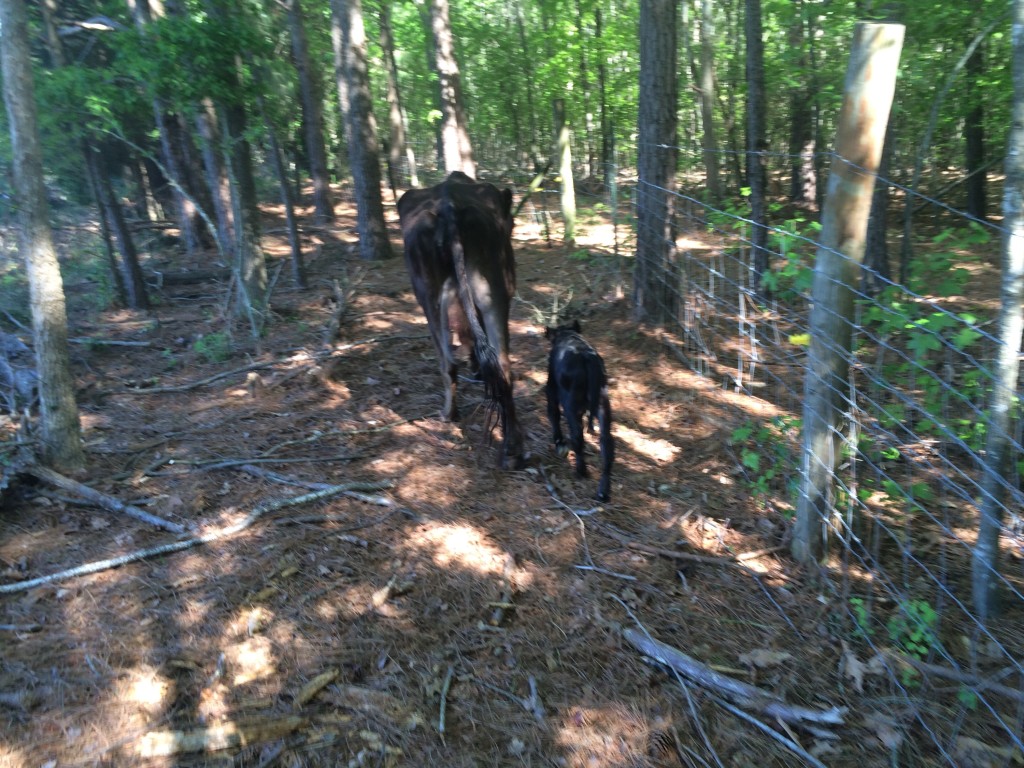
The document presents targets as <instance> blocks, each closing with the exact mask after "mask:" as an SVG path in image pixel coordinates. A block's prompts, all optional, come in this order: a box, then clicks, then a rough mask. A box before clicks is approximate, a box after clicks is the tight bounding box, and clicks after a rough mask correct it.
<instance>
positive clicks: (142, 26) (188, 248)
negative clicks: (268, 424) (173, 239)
mask: <svg viewBox="0 0 1024 768" xmlns="http://www.w3.org/2000/svg"><path fill="white" fill-rule="evenodd" d="M127 3H128V10H129V11H130V13H131V15H132V18H133V19H134V20H135V26H136V28H137V29H138V30H139V34H141V35H143V36H145V35H146V33H147V30H146V27H147V26H148V25H149V22H150V20H151V14H150V6H149V3H148V2H147V0H127ZM160 11H161V13H160V15H163V14H162V9H160ZM150 103H151V104H152V107H153V121H154V123H155V124H156V129H157V131H158V132H159V134H160V154H161V156H162V160H163V165H164V168H166V169H167V173H168V174H170V175H171V177H172V178H171V180H172V181H173V182H175V184H176V185H177V186H173V185H172V189H171V192H170V194H171V195H172V196H173V200H174V212H175V214H176V216H177V219H178V228H179V231H180V233H181V242H182V244H183V245H184V246H185V252H186V253H188V254H189V255H192V254H193V253H194V252H195V249H196V245H197V244H198V235H197V232H196V227H197V226H198V219H197V216H196V210H195V206H194V205H193V203H192V201H191V200H189V199H188V196H187V195H186V194H184V193H183V191H182V190H183V189H187V188H188V182H187V179H186V177H185V174H184V172H183V169H182V167H181V162H180V160H179V158H178V156H177V154H176V153H175V151H174V147H173V140H172V138H171V124H170V118H169V116H168V114H167V109H166V107H165V105H164V103H163V101H162V100H161V99H160V98H159V97H158V96H156V95H155V94H150ZM179 187H180V188H179Z"/></svg>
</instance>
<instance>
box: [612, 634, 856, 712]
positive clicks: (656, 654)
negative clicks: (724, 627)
mask: <svg viewBox="0 0 1024 768" xmlns="http://www.w3.org/2000/svg"><path fill="white" fill-rule="evenodd" d="M622 636H623V637H624V638H625V639H626V641H627V642H629V643H630V644H631V645H632V646H634V647H635V648H636V649H637V650H639V651H640V652H641V653H643V654H644V655H645V656H650V657H651V658H652V659H654V660H655V661H657V662H659V663H661V664H664V665H666V666H668V667H671V668H672V669H674V670H675V671H676V672H678V673H679V674H681V675H683V676H684V677H686V678H687V679H689V680H692V681H693V682H695V683H697V684H698V685H700V686H703V687H705V688H709V689H711V690H713V691H716V692H717V693H720V694H722V695H724V696H725V697H727V698H728V699H730V700H731V701H734V702H736V703H737V704H739V705H740V706H743V707H746V708H747V709H753V710H755V711H757V712H761V713H763V714H765V715H768V716H769V717H776V718H778V719H779V720H782V721H783V722H787V723H794V724H796V725H806V724H808V723H812V724H819V725H821V724H824V725H842V724H843V715H844V714H845V713H846V709H845V708H844V707H832V709H828V710H820V709H811V708H809V707H799V706H795V705H792V704H787V703H786V702H784V701H783V700H782V699H780V698H778V697H777V696H775V695H773V694H771V693H768V692H767V691H764V690H762V689H760V688H757V687H756V686H753V685H750V684H748V683H744V682H742V681H740V680H735V679H733V678H731V677H728V676H727V675H723V674H721V673H720V672H716V671H715V670H713V669H712V668H711V667H709V666H708V665H707V664H704V663H702V662H700V661H697V660H696V659H694V658H693V657H691V656H687V655H686V654H685V653H683V652H682V651H680V650H679V649H677V648H673V647H672V646H670V645H667V644H665V643H662V642H660V641H658V640H655V639H654V638H653V637H650V636H649V635H647V634H646V633H645V632H641V631H638V630H635V629H629V628H627V629H624V630H622Z"/></svg>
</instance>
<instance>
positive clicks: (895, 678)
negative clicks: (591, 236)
mask: <svg viewBox="0 0 1024 768" xmlns="http://www.w3.org/2000/svg"><path fill="white" fill-rule="evenodd" d="M665 149H666V150H668V149H672V148H665ZM674 149H675V150H676V151H679V153H680V156H683V150H681V149H680V148H674ZM421 151H422V152H423V156H426V155H427V154H429V149H427V150H421ZM631 152H635V149H633V150H631ZM722 154H723V155H726V154H729V155H732V154H735V153H722ZM630 156H633V155H630ZM691 159H692V160H693V161H694V162H697V161H698V158H691ZM736 159H738V160H740V161H741V162H742V161H743V160H744V158H743V157H742V156H739V157H738V158H731V159H730V158H724V161H723V163H722V166H723V167H725V166H730V165H736V166H737V167H738V163H736V162H734V161H735V160H736ZM478 160H480V164H481V167H486V168H490V169H499V170H497V171H494V172H492V174H493V178H494V180H496V181H498V180H500V181H501V182H503V183H508V184H512V185H513V186H515V187H516V188H517V190H518V191H519V192H520V194H523V193H524V192H525V190H526V189H527V187H528V185H529V183H530V181H531V180H532V177H533V175H534V173H536V170H537V169H532V170H531V169H530V168H529V166H528V164H526V163H524V158H523V157H522V156H520V155H517V154H516V153H515V152H514V150H511V149H508V148H505V149H502V148H501V147H489V148H487V147H485V148H482V150H481V152H479V153H478ZM837 161H841V160H837V158H836V157H834V156H833V155H831V154H822V155H816V156H814V157H809V156H799V157H794V156H789V155H784V154H777V155H773V156H771V157H770V158H769V163H770V164H771V165H772V166H773V168H774V170H775V171H776V173H774V174H773V178H774V179H776V185H775V187H776V188H775V189H774V192H775V194H774V195H773V199H774V200H781V199H783V197H784V195H783V194H782V191H783V189H784V188H783V185H782V184H781V183H779V182H778V180H779V179H784V178H785V176H786V174H787V173H788V172H790V170H791V169H794V168H799V167H801V166H803V167H805V168H809V167H817V168H826V167H827V166H828V164H829V163H831V162H837ZM606 170H607V172H606V173H603V174H602V178H601V179H599V180H598V179H594V178H593V176H590V177H588V180H587V181H585V182H584V184H582V185H580V187H578V189H577V198H578V202H579V204H580V207H581V208H584V209H588V210H590V211H592V212H594V211H596V212H597V213H598V214H600V215H601V216H603V217H604V218H605V219H606V220H607V219H611V220H613V222H614V232H615V234H614V238H613V242H614V253H612V254H606V256H607V258H606V259H605V261H604V262H602V263H601V264H596V265H595V266H596V267H597V268H598V270H600V269H604V270H605V271H606V272H607V275H605V276H604V277H607V278H608V280H609V281H611V282H614V281H615V280H618V282H619V285H620V286H621V287H622V288H623V289H625V290H629V286H628V283H629V282H630V279H629V275H630V272H631V271H632V269H633V268H634V266H635V261H634V254H635V250H636V243H637V241H638V240H642V239H643V235H644V234H645V233H643V232H642V231H640V228H641V227H643V226H651V227H654V228H656V231H655V232H652V233H651V234H652V235H653V237H654V239H655V240H658V239H663V240H664V244H665V246H666V254H667V255H666V258H664V259H663V260H662V261H660V262H659V263H657V264H656V265H655V266H656V269H657V270H659V271H658V272H657V274H656V276H655V278H654V280H655V282H657V283H658V288H659V290H658V291H656V295H657V296H658V297H660V298H659V299H658V300H659V301H660V306H659V307H658V312H657V313H656V314H657V320H658V323H659V327H660V330H661V333H662V338H663V341H664V343H665V345H666V349H667V350H669V352H670V354H671V355H673V356H674V357H675V358H676V359H677V360H678V361H679V364H680V365H685V366H686V367H688V368H689V369H691V370H692V371H694V372H695V373H697V374H698V375H699V376H701V377H703V378H704V379H706V380H707V381H709V382H710V383H712V384H714V387H713V388H711V389H710V390H708V389H706V390H704V394H702V395H699V396H701V397H713V395H710V394H707V393H708V392H709V391H714V390H715V389H718V390H727V391H729V392H730V393H731V394H732V395H734V396H735V395H739V396H740V397H743V398H751V399H754V400H757V401H760V402H762V403H768V404H770V405H771V406H772V408H771V409H758V408H750V409H737V411H736V414H737V416H736V422H735V429H734V430H733V432H732V443H733V450H734V452H735V455H736V458H737V461H738V464H739V466H738V468H737V469H738V471H740V472H741V473H742V477H743V481H744V482H745V483H746V485H747V487H748V488H749V490H750V492H751V495H752V497H753V498H754V499H755V500H756V504H757V505H758V507H759V509H760V510H761V511H763V513H764V514H768V515H779V516H782V517H784V518H792V517H793V516H794V515H795V514H796V511H797V508H798V506H799V504H800V500H801V494H802V493H803V490H804V487H803V480H804V478H805V477H806V474H807V466H808V462H809V461H822V462H823V463H825V464H826V466H827V467H828V470H829V472H830V473H831V488H830V495H829V498H828V509H829V516H828V519H827V520H824V521H823V528H824V529H827V531H828V534H829V537H830V542H831V550H830V552H829V555H828V557H827V558H826V559H825V561H824V564H823V567H822V569H821V571H820V577H821V578H820V585H821V591H822V599H823V600H825V601H827V602H828V603H829V605H830V606H832V608H833V609H834V610H832V611H831V612H830V615H832V616H833V617H834V626H830V627H829V633H830V636H831V638H832V639H833V640H835V641H836V642H837V643H838V644H839V646H840V647H841V648H842V664H843V665H844V667H845V673H846V676H847V677H848V678H849V679H850V680H852V681H853V684H854V685H856V686H858V687H860V686H862V685H863V688H864V695H865V701H867V702H870V703H872V705H873V706H874V707H875V709H876V712H875V715H874V717H875V718H876V721H877V722H875V724H874V727H875V729H876V732H878V733H880V734H881V733H885V729H886V728H887V727H889V725H891V726H892V734H893V739H894V740H895V739H897V738H903V736H902V735H901V736H899V737H897V734H906V736H907V738H909V739H910V740H911V741H913V742H914V745H915V750H914V753H915V754H919V755H926V756H927V757H926V758H925V759H922V760H921V764H948V765H956V766H960V765H965V764H969V763H970V762H971V760H972V759H974V757H972V756H971V754H972V753H971V745H972V744H984V745H987V746H986V747H985V749H983V750H982V752H984V754H985V755H987V756H988V757H986V758H985V759H986V760H988V762H984V761H983V762H982V763H979V764H992V765H996V764H1010V763H1013V762H1014V761H1017V760H1019V759H1020V755H1022V754H1024V737H1022V735H1021V734H1022V732H1024V635H1022V633H1021V631H1020V627H1021V626H1024V624H1022V620H1024V511H1022V510H1024V493H1022V489H1021V474H1022V472H1024V452H1022V450H1021V445H1022V442H1024V436H1022V425H1021V424H1022V421H1021V419H1019V418H1018V417H1019V415H1020V414H1019V411H1020V408H1021V404H1020V400H1019V397H1017V398H1015V399H1014V402H1013V405H1012V409H1013V413H1012V417H1013V418H1012V419H1011V423H1012V424H1013V425H1014V427H1013V431H1012V433H1011V434H1008V435H1006V436H1005V437H1006V439H1007V440H1008V444H1009V450H1008V454H1009V456H1010V460H1009V461H1008V462H1006V466H1005V469H1003V470H1002V471H1001V472H1000V473H999V474H998V475H993V474H992V472H993V470H992V467H990V466H989V462H988V457H987V456H986V441H987V440H988V439H989V436H990V432H991V431H992V429H993V428H994V427H993V423H992V419H991V418H990V413H989V410H990V403H989V401H990V398H991V395H992V391H993V387H994V385H995V375H996V374H995V370H994V363H995V360H996V357H997V353H998V350H999V346H1000V344H1001V342H1000V340H999V339H998V337H997V319H998V313H999V292H1000V281H1001V275H1000V266H999V259H1000V248H1001V243H1002V240H1003V238H1004V237H1005V236H1006V234H1007V233H1006V232H1005V231H1004V230H1003V228H1002V226H1001V225H1000V224H999V223H995V222H993V221H987V220H980V219H977V218H974V217H972V216H970V215H968V214H966V213H964V212H962V211H960V210H958V208H957V207H956V205H955V204H954V203H953V202H951V201H949V200H945V199H938V197H929V196H928V195H926V194H923V193H921V192H920V191H918V190H915V189H911V188H908V187H906V186H902V185H900V184H898V183H896V182H895V181H893V180H891V179H882V180H880V183H881V184H884V185H886V186H887V187H888V189H889V192H891V193H892V199H893V201H894V202H893V203H891V204H890V206H889V208H890V210H889V211H888V213H889V217H888V218H889V221H890V223H891V224H892V226H890V227H889V228H888V231H887V232H886V234H885V236H884V237H883V238H882V239H880V240H875V241H874V245H873V246H872V247H873V248H875V249H878V248H883V247H884V248H886V249H887V252H886V253H884V254H879V253H878V252H873V253H870V254H869V257H868V258H866V259H865V263H864V264H856V265H850V266H851V268H852V269H851V270H850V271H851V272H852V273H853V274H855V275H856V278H855V280H854V283H855V284H854V285H853V286H851V287H852V289H853V291H854V296H855V310H854V316H853V318H852V321H851V336H852V347H851V349H850V350H846V349H843V350H837V351H839V352H841V353H842V354H843V355H844V356H845V364H846V365H845V366H844V367H846V368H848V371H849V373H848V375H847V376H846V377H845V378H844V380H843V381H842V384H841V385H840V386H838V387H837V391H836V393H835V394H836V395H837V399H838V401H839V402H841V403H842V408H843V411H844V413H843V419H842V423H841V427H840V429H839V431H838V432H837V434H836V435H835V438H836V440H835V441H834V443H833V447H832V450H833V451H834V455H831V456H826V457H824V458H823V457H821V456H808V455H807V452H806V451H805V449H804V446H803V439H802V428H803V417H804V414H803V408H804V402H805V399H806V395H805V385H806V376H807V362H808V348H809V344H810V341H811V337H812V334H813V333H814V329H813V328H812V327H811V323H810V315H811V308H812V304H811V297H810V287H811V283H812V278H813V272H814V264H815V259H816V256H817V254H818V253H819V251H820V250H821V249H822V248H823V247H824V246H823V245H822V243H821V237H820V227H819V225H818V216H817V213H816V211H815V210H814V207H813V203H814V201H811V202H810V203H809V204H807V205H805V206H801V205H793V204H788V203H776V204H775V205H773V206H770V211H771V213H770V216H769V219H770V222H769V223H767V224H758V223H757V222H755V221H753V220H752V218H751V215H750V207H749V205H748V202H747V200H746V199H745V198H742V197H737V198H734V199H732V200H725V201H718V202H715V203H714V204H712V203H711V202H709V201H708V200H707V198H706V194H705V190H704V188H703V186H702V185H701V184H700V183H699V181H700V180H698V182H697V183H694V184H692V185H691V184H688V183H687V181H686V180H685V179H681V180H680V183H679V184H678V185H677V188H676V189H674V190H672V191H671V192H669V191H667V190H658V191H659V192H663V193H666V194H667V196H668V199H669V201H670V205H669V213H668V215H667V216H665V217H662V218H655V219H654V221H653V223H652V222H651V217H649V216H647V217H645V216H643V215H638V214H642V213H643V212H642V211H639V210H638V208H637V206H641V205H644V201H645V200H646V199H648V198H647V196H645V195H644V194H643V191H644V190H643V189H642V186H643V184H644V182H643V181H642V180H638V179H637V178H636V176H635V174H633V173H632V172H631V171H630V170H625V169H624V168H621V167H619V166H615V167H613V168H608V169H606ZM435 176H436V178H434V177H430V178H429V182H428V183H434V182H435V181H437V180H439V179H440V178H441V176H442V174H441V173H439V172H438V173H435ZM428 177H429V174H428ZM934 181H935V183H934V184H933V185H932V186H933V188H937V189H941V190H942V193H945V192H947V191H948V190H954V191H955V189H956V186H955V184H948V183H947V182H948V181H949V180H948V179H945V178H942V177H941V176H940V177H938V178H936V179H935V180H934ZM588 182H589V183H588ZM818 186H819V188H821V185H820V184H819V185H818ZM560 216H561V211H560V206H559V191H558V185H557V183H554V182H553V176H551V175H550V174H549V179H548V181H547V182H546V183H545V184H543V185H541V187H540V188H539V189H537V190H536V191H535V192H534V193H533V194H531V195H530V198H529V200H528V201H527V204H526V205H525V206H524V208H523V210H522V211H521V213H520V216H519V223H517V227H518V226H524V225H525V226H533V227H535V228H536V235H537V237H538V238H540V239H542V240H547V242H548V244H549V245H550V244H551V243H552V241H553V240H555V241H559V242H560V239H561V236H562V222H561V220H560ZM644 222H647V223H646V224H645V223H644ZM758 226H766V227H767V238H766V240H767V244H768V251H769V253H768V262H769V264H770V269H769V270H768V271H767V272H766V273H765V274H764V276H763V282H762V277H761V276H760V275H759V274H758V272H757V268H756V267H757V263H758V260H757V259H756V257H755V256H756V255H755V253H754V251H755V245H754V244H755V242H757V241H758V240H757V238H754V237H753V234H754V228H755V227H758ZM838 255H839V256H840V257H841V258H845V257H843V256H842V255H841V254H838ZM891 275H900V276H901V281H898V280H895V279H893V278H892V277H890V276H891ZM633 287H634V288H635V286H633ZM824 309H825V310H829V309H830V308H828V307H825V308H824ZM1014 391H1015V392H1017V393H1018V394H1019V383H1017V384H1016V385H1015V386H1014ZM764 412H770V413H771V414H772V415H771V416H770V417H764V418H758V417H752V416H751V415H750V414H753V413H764ZM986 503H987V504H989V505H991V506H993V507H994V508H995V511H996V514H997V517H998V518H999V519H1000V520H1001V531H1000V533H1001V535H1000V537H999V540H1000V553H1001V557H1000V559H999V561H998V563H983V564H982V565H981V566H980V570H981V571H984V572H985V573H983V574H981V576H982V577H985V578H988V579H991V580H993V581H994V582H995V583H996V584H997V585H998V588H999V592H1000V596H1001V610H1000V613H999V616H998V617H982V616H981V615H980V614H979V612H978V611H977V610H976V609H975V607H974V605H973V603H972V584H973V582H972V579H977V578H979V574H978V573H977V572H978V570H979V565H978V563H977V562H976V558H975V549H976V542H977V532H978V528H979V519H980V516H981V510H982V506H983V505H984V504H986ZM972 568H973V569H974V571H975V573H974V574H973V575H972ZM776 605H779V604H778V603H776ZM792 619H793V621H787V623H789V625H790V626H791V627H794V632H795V634H794V638H793V639H794V641H799V639H800V638H801V637H803V636H805V633H803V632H801V631H800V630H797V629H795V625H794V623H793V622H798V621H800V619H799V617H797V616H795V615H794V616H793V617H792ZM804 629H807V628H804ZM865 680H869V681H870V682H864V681H865ZM880 738H881V737H880ZM986 750H987V751H986ZM993 750H994V751H993ZM896 753H897V747H896V745H894V749H893V754H896ZM993 761H994V762H993ZM1000 761H1001V762H1000Z"/></svg>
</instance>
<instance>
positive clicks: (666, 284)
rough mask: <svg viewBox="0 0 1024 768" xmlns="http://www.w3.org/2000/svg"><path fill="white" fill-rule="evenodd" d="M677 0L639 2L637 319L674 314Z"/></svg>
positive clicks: (659, 320) (654, 319) (663, 318)
mask: <svg viewBox="0 0 1024 768" xmlns="http://www.w3.org/2000/svg"><path fill="white" fill-rule="evenodd" d="M678 11H679V3H678V0H641V1H640V109H639V129H638V130H639V140H638V149H637V169H638V172H639V181H638V183H637V188H636V216H637V244H636V250H637V253H636V267H635V270H636V272H635V274H634V278H633V283H634V307H635V312H636V314H637V319H638V320H640V321H643V322H649V323H664V322H668V321H670V320H672V319H674V318H675V317H676V310H677V306H676V305H677V301H678V299H677V285H676V266H675V263H674V259H675V245H674V243H673V241H672V230H671V223H670V222H671V215H670V214H671V199H670V193H671V191H672V189H673V188H674V187H675V169H676V149H675V147H676V103H677V99H678V78H677V77H676V26H677V19H678V15H679V14H678Z"/></svg>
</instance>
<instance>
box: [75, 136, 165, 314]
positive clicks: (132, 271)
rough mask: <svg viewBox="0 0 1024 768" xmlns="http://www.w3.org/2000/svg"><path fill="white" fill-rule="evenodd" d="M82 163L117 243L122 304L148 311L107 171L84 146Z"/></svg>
mask: <svg viewBox="0 0 1024 768" xmlns="http://www.w3.org/2000/svg"><path fill="white" fill-rule="evenodd" d="M85 153H86V162H87V163H89V165H90V166H91V171H92V174H91V175H93V176H94V177H95V178H96V185H97V192H98V193H99V204H100V208H101V209H102V213H103V216H104V218H105V219H106V220H107V222H108V224H109V225H110V231H111V233H112V234H113V236H114V240H115V241H116V242H117V250H118V254H119V255H120V260H119V263H120V268H121V282H122V284H123V286H124V294H125V301H126V303H127V305H128V307H129V308H131V309H142V310H145V309H149V306H150V305H149V296H148V294H147V293H146V280H145V278H144V277H143V275H142V267H140V266H139V255H138V252H137V251H136V250H135V241H134V239H132V233H131V232H130V231H129V230H128V224H127V223H126V222H125V220H124V211H123V210H121V203H120V202H119V201H118V199H117V196H116V195H114V190H113V185H112V184H111V183H110V173H109V169H108V168H106V167H105V164H104V163H102V162H101V158H99V157H98V156H97V155H96V154H95V152H94V151H93V150H92V149H91V148H89V147H88V146H86V148H85Z"/></svg>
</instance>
